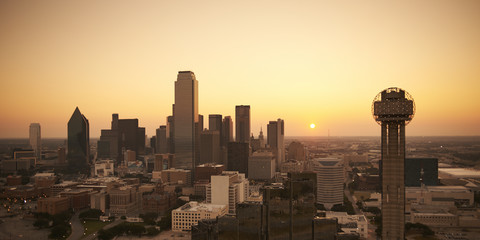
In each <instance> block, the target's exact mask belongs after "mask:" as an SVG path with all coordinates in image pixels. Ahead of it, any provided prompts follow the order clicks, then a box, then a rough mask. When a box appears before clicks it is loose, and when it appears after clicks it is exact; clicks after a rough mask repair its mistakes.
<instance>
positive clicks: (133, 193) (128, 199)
mask: <svg viewBox="0 0 480 240" xmlns="http://www.w3.org/2000/svg"><path fill="white" fill-rule="evenodd" d="M108 194H109V195H110V213H111V214H113V215H117V216H127V215H131V214H134V213H136V212H137V211H138V210H139V209H138V205H139V201H140V196H141V195H140V194H139V193H138V191H137V188H136V187H134V186H121V187H118V188H114V189H111V190H110V192H109V193H108Z"/></svg>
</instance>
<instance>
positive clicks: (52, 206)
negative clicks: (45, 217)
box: [37, 197, 70, 215]
mask: <svg viewBox="0 0 480 240" xmlns="http://www.w3.org/2000/svg"><path fill="white" fill-rule="evenodd" d="M69 207H70V199H69V198H68V197H48V198H39V199H38V201H37V212H39V213H48V214H50V215H55V214H59V213H62V212H65V211H67V210H68V208H69Z"/></svg>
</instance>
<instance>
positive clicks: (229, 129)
mask: <svg viewBox="0 0 480 240" xmlns="http://www.w3.org/2000/svg"><path fill="white" fill-rule="evenodd" d="M222 132H223V142H225V145H227V144H228V143H229V142H233V121H232V117H230V116H225V117H224V118H223V122H222Z"/></svg>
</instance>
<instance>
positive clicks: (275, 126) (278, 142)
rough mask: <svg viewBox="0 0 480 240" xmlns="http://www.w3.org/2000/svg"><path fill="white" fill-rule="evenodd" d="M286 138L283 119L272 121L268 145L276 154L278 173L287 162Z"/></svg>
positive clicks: (268, 128) (268, 131) (268, 134)
mask: <svg viewBox="0 0 480 240" xmlns="http://www.w3.org/2000/svg"><path fill="white" fill-rule="evenodd" d="M284 136H285V131H284V122H283V120H282V119H280V118H279V119H277V121H270V122H269V123H268V125H267V144H268V146H269V147H270V148H271V149H272V151H273V152H274V154H275V158H276V167H277V171H280V168H281V166H282V163H283V162H285V146H284V144H283V139H284Z"/></svg>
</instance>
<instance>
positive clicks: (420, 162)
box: [405, 158, 438, 187]
mask: <svg viewBox="0 0 480 240" xmlns="http://www.w3.org/2000/svg"><path fill="white" fill-rule="evenodd" d="M437 182H438V159H436V158H405V187H420V186H421V185H422V184H423V185H425V186H437Z"/></svg>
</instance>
